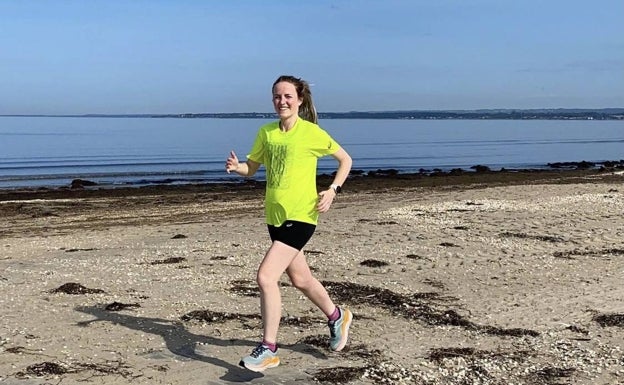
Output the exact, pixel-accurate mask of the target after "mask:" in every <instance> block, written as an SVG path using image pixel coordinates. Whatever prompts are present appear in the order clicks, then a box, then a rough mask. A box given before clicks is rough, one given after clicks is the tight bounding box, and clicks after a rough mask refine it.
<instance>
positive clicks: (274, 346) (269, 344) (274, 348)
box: [262, 340, 277, 353]
mask: <svg viewBox="0 0 624 385" xmlns="http://www.w3.org/2000/svg"><path fill="white" fill-rule="evenodd" d="M262 345H264V346H266V347H267V348H269V349H271V351H272V352H273V353H275V352H276V351H277V343H272V342H267V341H266V340H262Z"/></svg>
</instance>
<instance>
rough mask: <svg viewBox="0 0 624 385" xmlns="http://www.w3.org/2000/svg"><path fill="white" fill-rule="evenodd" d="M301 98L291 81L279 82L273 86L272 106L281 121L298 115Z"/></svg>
mask: <svg viewBox="0 0 624 385" xmlns="http://www.w3.org/2000/svg"><path fill="white" fill-rule="evenodd" d="M302 102H303V100H302V99H301V98H300V97H299V95H298V94H297V89H296V88H295V86H294V85H293V84H292V83H289V82H279V83H277V84H275V86H274V87H273V108H274V109H275V112H277V115H279V117H280V120H281V121H287V120H291V119H292V118H296V117H297V116H298V115H299V106H300V105H301V103H302Z"/></svg>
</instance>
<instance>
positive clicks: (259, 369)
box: [238, 357, 280, 372]
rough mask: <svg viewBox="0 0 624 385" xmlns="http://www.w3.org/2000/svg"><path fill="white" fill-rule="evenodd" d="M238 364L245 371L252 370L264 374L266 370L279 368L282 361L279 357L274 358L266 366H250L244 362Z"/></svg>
mask: <svg viewBox="0 0 624 385" xmlns="http://www.w3.org/2000/svg"><path fill="white" fill-rule="evenodd" d="M238 364H239V365H240V366H242V367H243V368H245V369H248V370H251V371H252V372H264V371H265V370H266V369H271V368H275V367H277V366H279V364H280V360H279V357H274V358H271V359H270V360H269V362H268V363H267V364H266V365H262V366H260V365H258V366H254V365H249V364H246V363H245V362H244V361H242V360H241V361H240V362H239V363H238Z"/></svg>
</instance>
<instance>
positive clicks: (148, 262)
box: [0, 174, 624, 385]
mask: <svg viewBox="0 0 624 385" xmlns="http://www.w3.org/2000/svg"><path fill="white" fill-rule="evenodd" d="M504 179H505V178H501V177H500V176H499V177H494V178H492V179H488V180H480V181H477V180H470V179H468V180H462V181H461V183H460V182H459V180H458V179H456V180H455V181H453V180H450V181H449V180H447V181H445V182H444V183H441V182H435V183H431V182H430V180H428V181H423V180H418V181H405V180H403V181H400V183H398V182H397V181H396V180H393V181H390V180H373V179H371V180H368V181H362V182H359V183H355V182H354V183H352V188H349V183H347V185H346V186H345V190H346V192H345V193H344V194H342V195H340V196H339V198H338V199H337V201H335V203H334V206H333V208H332V210H331V211H330V212H329V213H328V214H326V215H324V216H323V217H322V219H321V222H320V224H319V227H318V229H317V233H316V234H315V236H314V237H313V239H312V241H311V242H310V244H309V245H308V247H307V249H306V251H307V252H306V254H307V256H308V260H309V263H310V265H311V266H312V268H313V271H314V272H315V274H316V276H317V277H318V278H319V279H320V280H322V281H323V282H324V283H325V284H326V287H327V288H328V291H329V292H330V294H331V295H332V296H333V297H334V298H335V301H336V302H337V303H339V304H340V305H343V306H347V307H349V308H350V309H351V310H352V311H353V313H354V315H355V321H354V323H353V327H352V333H351V340H350V343H349V345H348V346H347V348H346V349H345V350H344V351H343V352H340V353H332V352H330V351H329V350H328V348H327V334H328V333H327V326H326V324H325V320H324V318H323V315H322V314H321V313H320V312H319V311H318V310H317V309H316V308H315V307H314V306H313V305H312V304H311V303H310V302H309V301H308V300H306V299H305V298H303V297H302V295H301V294H300V293H299V292H298V291H297V290H296V289H294V288H292V287H291V286H290V285H289V283H288V280H287V278H286V277H284V279H283V289H282V294H283V316H284V321H283V323H282V326H281V328H280V341H279V342H280V357H281V361H282V364H281V365H280V366H279V367H278V368H275V369H271V370H269V371H267V372H265V373H263V374H258V373H253V372H249V371H247V370H245V369H243V368H240V367H239V366H238V361H239V360H240V358H241V357H242V356H243V355H246V354H247V353H248V352H249V351H250V349H252V348H253V347H254V346H255V345H256V343H257V341H258V340H259V337H260V335H259V333H260V331H261V321H260V318H259V314H258V313H259V298H258V296H257V288H256V286H255V283H254V275H255V270H256V268H257V265H258V263H259V261H260V259H261V257H262V255H263V253H264V251H265V250H266V249H267V247H268V246H269V242H268V236H267V234H266V228H265V225H264V223H263V214H262V198H261V197H262V194H261V192H262V188H261V186H255V185H254V184H250V185H249V186H244V187H241V188H207V187H197V188H193V189H185V188H177V189H176V188H171V189H169V190H167V191H166V192H162V191H159V190H149V189H147V190H134V191H130V190H129V191H124V192H114V193H110V192H109V193H97V192H96V193H88V192H72V191H64V192H29V193H25V192H14V193H10V194H9V193H6V194H4V195H0V215H2V221H1V223H0V247H1V249H0V250H2V252H1V253H0V268H1V269H0V290H1V293H2V294H1V296H0V305H1V309H2V310H1V312H0V319H1V323H0V326H1V329H0V384H23V385H31V384H84V383H86V384H225V383H240V382H243V383H244V382H247V383H250V384H291V383H294V382H298V383H304V384H307V383H318V382H324V383H347V382H348V383H352V384H373V383H375V384H379V383H388V384H402V383H405V384H465V385H469V384H501V385H503V384H504V385H510V384H587V385H600V384H618V383H624V353H623V345H624V301H623V298H624V287H623V285H622V282H623V278H624V216H623V215H622V214H623V213H624V175H621V174H608V175H605V174H603V175H599V174H589V175H585V176H578V175H574V176H573V177H572V176H570V177H565V176H560V175H558V176H556V177H553V176H552V175H548V176H547V177H545V178H538V177H535V176H532V177H530V178H527V179H526V180H525V179H524V178H516V179H515V180H514V181H513V182H510V181H509V180H506V179H505V180H504ZM434 185H435V186H434ZM65 284H73V285H65ZM64 285H65V286H64ZM55 290H56V291H57V292H55ZM72 290H74V292H77V293H76V294H68V293H71V292H72ZM89 290H90V291H93V292H91V293H89V292H85V291H89ZM59 291H60V292H59ZM63 291H66V292H68V293H65V292H63ZM107 307H108V309H107Z"/></svg>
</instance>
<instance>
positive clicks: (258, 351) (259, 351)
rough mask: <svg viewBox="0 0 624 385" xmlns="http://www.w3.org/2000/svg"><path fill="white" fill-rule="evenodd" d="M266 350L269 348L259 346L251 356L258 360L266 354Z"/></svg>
mask: <svg viewBox="0 0 624 385" xmlns="http://www.w3.org/2000/svg"><path fill="white" fill-rule="evenodd" d="M265 350H268V348H267V347H266V346H264V345H258V346H256V347H255V348H254V350H252V352H251V354H250V355H251V356H252V357H253V358H258V357H260V356H261V355H262V353H264V351H265Z"/></svg>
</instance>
